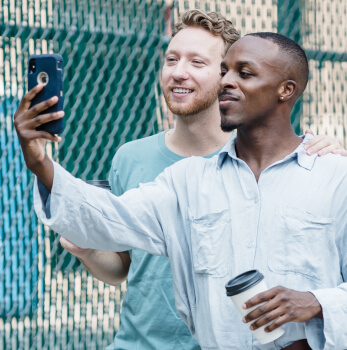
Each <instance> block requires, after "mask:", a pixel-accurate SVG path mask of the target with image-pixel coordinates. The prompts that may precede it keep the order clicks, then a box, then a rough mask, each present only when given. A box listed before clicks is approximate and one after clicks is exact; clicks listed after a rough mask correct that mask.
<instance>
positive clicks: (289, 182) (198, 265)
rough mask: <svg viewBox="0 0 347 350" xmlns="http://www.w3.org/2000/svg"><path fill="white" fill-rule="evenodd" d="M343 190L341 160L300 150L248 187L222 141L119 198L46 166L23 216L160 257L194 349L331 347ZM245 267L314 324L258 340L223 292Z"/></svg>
mask: <svg viewBox="0 0 347 350" xmlns="http://www.w3.org/2000/svg"><path fill="white" fill-rule="evenodd" d="M308 138H309V136H306V138H305V140H304V142H305V141H307V139H308ZM346 194H347V158H343V157H340V156H336V155H327V156H324V157H317V156H311V157H309V156H307V155H306V151H305V150H304V148H303V144H301V145H300V146H299V147H298V148H297V149H296V150H295V151H294V152H293V153H292V154H290V155H288V156H287V157H285V158H284V159H283V160H281V161H279V162H276V163H275V164H273V165H271V166H269V167H268V168H267V169H265V170H264V171H263V172H262V173H261V175H260V177H259V181H258V182H257V181H256V179H255V177H254V175H253V173H252V171H251V170H250V168H249V167H248V166H247V164H246V163H245V162H244V161H242V160H240V159H239V158H237V155H236V152H235V138H233V139H231V140H230V142H229V143H228V144H227V145H226V146H225V147H224V148H223V150H222V151H221V152H220V154H219V155H218V156H215V157H213V158H212V159H204V158H200V157H192V158H188V159H186V160H183V161H181V162H178V163H176V164H174V165H173V166H171V167H170V168H167V169H166V170H165V171H164V173H162V174H161V175H160V176H159V177H158V178H157V179H156V181H155V182H154V183H149V184H144V185H141V186H140V188H139V189H134V190H130V191H128V192H126V193H125V194H124V195H122V196H121V197H115V196H113V195H112V194H110V193H109V192H107V191H105V190H102V189H99V188H96V187H93V186H89V185H87V184H85V183H84V182H83V181H81V180H78V179H75V178H74V177H72V176H71V175H70V174H68V173H67V172H66V171H65V170H64V169H62V168H61V167H60V166H59V165H58V164H55V163H54V181H53V187H52V191H51V195H50V196H49V198H48V199H47V200H46V198H45V196H44V191H42V190H41V196H40V194H39V189H38V186H37V185H36V186H35V210H36V212H37V214H38V216H39V217H40V219H41V220H42V221H43V222H44V223H45V224H47V225H49V226H50V227H51V228H52V229H53V230H55V231H56V232H58V233H60V234H61V235H63V236H65V237H66V238H67V239H69V240H71V241H72V242H73V243H75V244H77V245H79V246H81V247H84V248H87V247H88V248H98V249H103V250H108V251H122V250H128V249H131V248H139V249H143V250H146V251H147V252H149V253H151V254H158V255H166V256H168V257H169V258H170V263H171V267H172V272H173V278H174V289H175V290H174V291H175V299H176V307H177V310H178V312H179V313H180V315H181V317H182V318H183V320H184V321H185V322H186V324H187V325H188V327H189V329H190V331H191V332H192V334H193V335H194V337H195V338H196V339H197V340H198V342H199V343H200V345H201V347H202V348H203V349H222V350H224V349H238V350H241V349H281V348H283V347H285V346H288V345H290V344H291V343H293V342H294V341H296V340H299V339H302V338H307V339H308V341H309V344H310V346H311V347H312V348H313V349H326V350H327V349H334V350H338V349H347V326H346V321H347V283H345V281H346V279H347V196H346ZM253 268H256V269H259V270H260V271H261V272H262V273H263V274H264V275H265V279H266V283H267V285H268V287H274V286H276V285H282V286H285V287H288V288H292V289H295V290H300V291H312V293H314V295H315V296H316V297H317V299H318V301H319V302H320V304H321V306H322V309H323V315H324V320H321V319H318V318H314V319H312V320H310V321H309V322H306V323H288V324H286V325H285V326H284V328H285V331H286V332H285V334H284V335H283V336H282V337H280V338H279V339H277V340H276V341H275V342H272V343H269V344H267V345H260V344H259V342H258V341H257V340H256V339H255V338H254V337H253V336H252V333H251V331H250V330H249V328H248V326H247V325H245V324H243V323H242V322H241V316H240V315H239V313H238V311H237V310H236V308H235V307H234V305H233V304H232V302H231V300H229V298H227V297H226V293H225V284H226V282H227V281H228V280H229V279H230V278H232V277H233V276H235V275H237V274H239V273H241V272H243V271H246V270H249V269H253ZM154 317H155V316H154Z"/></svg>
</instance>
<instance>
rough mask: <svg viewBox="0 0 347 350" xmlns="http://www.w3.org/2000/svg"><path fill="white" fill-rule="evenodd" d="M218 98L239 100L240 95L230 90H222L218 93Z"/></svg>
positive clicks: (221, 99)
mask: <svg viewBox="0 0 347 350" xmlns="http://www.w3.org/2000/svg"><path fill="white" fill-rule="evenodd" d="M218 99H219V101H228V100H230V101H239V100H240V97H239V96H238V95H237V94H234V93H232V92H229V91H226V90H222V91H221V92H220V93H219V94H218Z"/></svg>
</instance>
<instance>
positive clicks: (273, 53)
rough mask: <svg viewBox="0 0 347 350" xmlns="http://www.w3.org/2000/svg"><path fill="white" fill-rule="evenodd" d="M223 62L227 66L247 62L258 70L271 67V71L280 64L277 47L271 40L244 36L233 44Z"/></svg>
mask: <svg viewBox="0 0 347 350" xmlns="http://www.w3.org/2000/svg"><path fill="white" fill-rule="evenodd" d="M223 61H224V63H225V64H226V65H227V66H232V65H233V64H236V63H239V62H249V63H250V64H252V65H254V66H255V67H258V68H266V67H269V68H270V67H271V68H272V69H273V68H274V67H277V66H280V65H281V63H282V60H281V59H280V55H279V47H278V46H277V45H276V44H275V43H274V42H272V41H271V40H267V39H263V38H259V37H255V36H245V37H243V38H242V39H240V40H238V41H237V42H236V43H234V44H233V45H232V46H231V47H230V49H229V50H228V52H227V54H226V56H225V58H224V60H223Z"/></svg>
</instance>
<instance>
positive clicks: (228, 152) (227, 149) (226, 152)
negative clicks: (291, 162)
mask: <svg viewBox="0 0 347 350" xmlns="http://www.w3.org/2000/svg"><path fill="white" fill-rule="evenodd" d="M300 137H301V138H302V139H303V141H302V143H301V144H300V145H299V146H298V147H297V148H296V149H295V150H294V152H292V153H291V154H289V155H288V156H286V157H285V158H284V159H282V160H281V161H279V162H278V163H281V162H284V161H286V160H288V159H291V158H294V157H295V158H296V159H297V162H298V164H299V166H301V167H303V168H305V169H307V170H311V169H312V168H313V165H314V162H315V160H316V158H317V153H315V154H313V155H311V156H309V155H307V153H306V150H305V148H304V145H305V143H306V142H308V140H310V139H311V138H312V137H313V136H312V135H310V134H305V135H302V136H300ZM235 144H236V135H233V136H232V137H231V138H230V140H229V141H228V142H227V143H226V145H225V146H224V147H223V148H222V149H221V151H220V152H219V154H218V163H217V167H218V169H220V168H222V166H223V164H224V161H225V159H227V156H229V157H230V158H234V159H237V160H238V159H239V158H238V157H237V154H236V148H235Z"/></svg>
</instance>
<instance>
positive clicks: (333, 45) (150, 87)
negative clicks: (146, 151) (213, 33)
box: [0, 0, 347, 349]
mask: <svg viewBox="0 0 347 350" xmlns="http://www.w3.org/2000/svg"><path fill="white" fill-rule="evenodd" d="M191 8H201V9H204V10H207V11H218V12H221V13H222V14H224V15H225V16H226V17H227V18H229V19H231V20H232V21H233V23H234V24H235V26H236V28H238V29H239V30H240V32H241V34H246V33H249V32H255V31H275V32H276V31H278V32H280V33H282V34H285V35H287V36H290V37H292V38H293V39H295V40H296V41H298V42H299V43H300V44H302V45H303V47H304V48H305V50H306V52H307V54H308V57H309V63H310V69H311V75H310V81H309V86H308V88H307V90H306V92H305V94H304V96H303V98H302V99H301V100H300V101H299V103H298V104H297V105H296V108H295V111H294V113H293V118H292V120H293V126H294V128H295V130H296V131H297V132H298V133H299V132H301V131H302V130H303V129H305V128H307V127H311V129H313V131H314V132H319V133H325V134H330V135H331V136H333V137H335V138H337V139H338V140H339V141H340V142H341V143H343V144H344V145H345V146H346V144H347V143H346V123H347V120H346V103H347V102H346V100H347V91H346V89H345V88H344V85H345V84H346V82H347V69H346V68H347V62H346V61H347V54H346V39H347V24H346V20H345V19H346V14H347V4H346V2H345V1H344V0H308V1H295V0H278V1H275V0H214V1H207V0H206V1H205V0H200V1H188V0H177V1H174V2H173V4H168V3H165V1H164V0H163V1H151V0H122V1H121V0H102V1H100V0H99V1H96V0H94V1H92V0H90V1H87V0H41V1H37V0H36V1H34V0H16V1H15V0H0V122H1V125H0V142H1V151H0V166H1V170H0V188H1V190H0V215H1V219H0V349H70V348H71V349H72V348H76V349H103V348H105V347H106V345H107V344H110V343H111V342H112V341H113V337H114V334H115V332H116V331H117V329H118V326H119V314H120V311H121V300H122V295H123V294H124V292H125V290H126V285H125V284H122V286H120V287H118V288H115V287H110V286H107V285H105V284H103V283H101V282H99V281H97V280H96V279H93V278H92V277H91V276H90V275H89V274H88V273H87V272H86V271H85V270H84V269H83V268H82V267H81V265H80V264H79V263H77V262H76V260H75V259H74V258H72V257H71V256H70V255H69V254H67V253H66V252H64V251H63V250H62V249H61V247H60V246H59V243H58V240H57V237H56V235H55V234H54V233H53V232H51V231H49V230H48V229H47V228H46V227H43V226H42V225H40V224H39V223H38V221H37V219H36V217H35V214H34V212H33V207H32V184H33V178H32V176H31V174H30V173H29V172H28V171H27V170H26V168H25V165H24V161H23V158H22V156H21V153H20V149H19V145H18V139H17V138H16V135H15V132H14V128H13V124H12V116H13V114H14V111H15V110H16V107H17V106H18V103H19V101H20V99H21V97H22V96H23V93H24V92H25V91H26V88H27V86H26V79H25V77H26V74H27V61H28V57H29V55H30V54H34V53H36V54H38V53H51V52H56V53H60V54H61V55H62V56H63V58H64V62H65V71H64V94H65V112H66V128H65V132H64V134H63V135H62V136H63V139H64V141H63V142H62V143H61V144H60V145H59V148H54V149H52V145H48V151H49V152H51V154H52V156H53V157H54V158H55V159H58V161H59V162H60V163H61V164H62V165H63V166H64V167H66V168H67V169H68V170H69V171H71V172H72V173H73V174H74V175H76V176H78V177H81V178H82V179H93V178H94V179H105V178H107V173H108V170H109V168H110V163H111V159H112V157H113V155H114V153H115V152H116V150H117V148H118V147H119V146H120V145H122V144H123V143H124V142H127V141H130V140H132V139H136V138H139V137H144V136H147V135H150V134H153V133H155V132H157V131H158V130H161V129H163V128H167V127H169V126H171V125H172V123H173V119H172V115H170V113H169V112H168V111H167V108H166V106H165V103H164V102H163V99H162V96H161V92H160V82H159V75H160V74H159V72H160V66H161V63H162V57H163V52H164V50H165V48H166V46H167V43H168V40H169V37H168V35H167V33H169V32H170V24H171V22H172V21H174V20H175V19H177V16H178V14H179V13H181V12H183V11H184V10H186V9H191Z"/></svg>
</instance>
